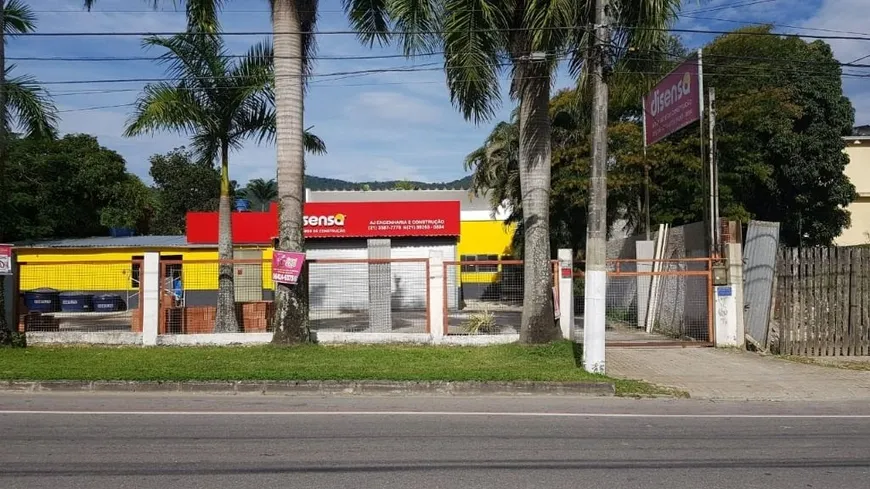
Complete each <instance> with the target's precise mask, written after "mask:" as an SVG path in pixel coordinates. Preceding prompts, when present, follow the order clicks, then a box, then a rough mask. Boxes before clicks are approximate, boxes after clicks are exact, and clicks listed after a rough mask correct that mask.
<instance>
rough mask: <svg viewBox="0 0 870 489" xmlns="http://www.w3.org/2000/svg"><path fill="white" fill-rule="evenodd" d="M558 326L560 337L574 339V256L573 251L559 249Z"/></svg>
mask: <svg viewBox="0 0 870 489" xmlns="http://www.w3.org/2000/svg"><path fill="white" fill-rule="evenodd" d="M558 253H559V254H558V255H557V256H558V257H559V278H558V280H559V326H561V328H562V338H565V339H566V340H573V339H574V258H573V255H574V253H573V251H572V250H569V249H559V251H558Z"/></svg>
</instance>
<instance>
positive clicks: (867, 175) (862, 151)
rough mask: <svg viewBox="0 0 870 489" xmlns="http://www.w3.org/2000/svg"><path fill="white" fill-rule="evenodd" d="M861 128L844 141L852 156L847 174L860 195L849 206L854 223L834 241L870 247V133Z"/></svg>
mask: <svg viewBox="0 0 870 489" xmlns="http://www.w3.org/2000/svg"><path fill="white" fill-rule="evenodd" d="M865 128H866V126H865ZM858 129H859V130H856V131H855V134H856V135H854V136H847V137H845V138H843V139H845V141H846V154H848V155H849V164H848V165H846V170H845V173H846V176H848V177H849V180H850V181H851V182H852V184H853V185H855V192H857V194H858V196H857V197H856V198H855V201H854V202H852V204H850V205H849V207H847V209H848V210H849V212H850V213H851V218H852V223H851V225H850V226H849V227H848V228H847V229H844V230H843V232H842V233H841V234H840V236H838V237H837V238H836V239H835V240H834V244H836V245H837V246H856V245H865V244H870V131H867V130H860V129H861V128H858Z"/></svg>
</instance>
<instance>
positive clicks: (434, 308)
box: [427, 250, 446, 343]
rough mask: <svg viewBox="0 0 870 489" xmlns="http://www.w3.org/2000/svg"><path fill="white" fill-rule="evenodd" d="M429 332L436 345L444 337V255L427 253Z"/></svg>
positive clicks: (432, 252) (436, 252)
mask: <svg viewBox="0 0 870 489" xmlns="http://www.w3.org/2000/svg"><path fill="white" fill-rule="evenodd" d="M427 280H429V332H430V334H431V335H432V340H433V341H434V342H435V343H437V342H438V340H440V339H441V338H443V337H444V293H445V292H446V291H445V290H444V255H443V253H442V252H441V251H439V250H436V251H430V252H429V277H428V278H427Z"/></svg>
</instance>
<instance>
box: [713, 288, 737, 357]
mask: <svg viewBox="0 0 870 489" xmlns="http://www.w3.org/2000/svg"><path fill="white" fill-rule="evenodd" d="M713 301H714V302H713V314H714V315H713V321H714V323H713V329H714V331H715V335H716V338H715V344H716V346H717V347H734V346H738V338H737V301H736V300H735V297H734V287H733V286H731V285H717V286H715V287H713Z"/></svg>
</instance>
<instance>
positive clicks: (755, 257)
mask: <svg viewBox="0 0 870 489" xmlns="http://www.w3.org/2000/svg"><path fill="white" fill-rule="evenodd" d="M778 248H779V223H778V222H767V221H749V226H748V227H747V230H746V246H745V247H744V253H743V257H744V258H743V283H744V286H743V304H744V310H743V314H744V323H745V325H746V332H747V334H749V335H750V336H751V337H752V338H753V339H754V340H755V341H757V342H758V343H759V344H761V345H764V346H765V347H766V346H767V329H768V328H767V326H768V323H769V321H770V303H771V298H772V294H773V273H774V270H775V268H776V250H777V249H778Z"/></svg>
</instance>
